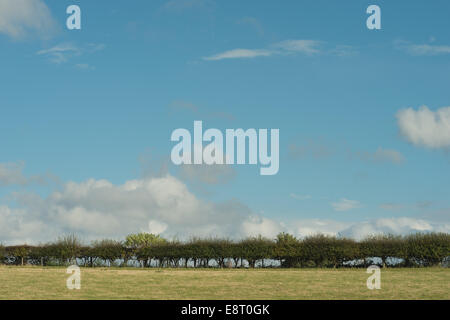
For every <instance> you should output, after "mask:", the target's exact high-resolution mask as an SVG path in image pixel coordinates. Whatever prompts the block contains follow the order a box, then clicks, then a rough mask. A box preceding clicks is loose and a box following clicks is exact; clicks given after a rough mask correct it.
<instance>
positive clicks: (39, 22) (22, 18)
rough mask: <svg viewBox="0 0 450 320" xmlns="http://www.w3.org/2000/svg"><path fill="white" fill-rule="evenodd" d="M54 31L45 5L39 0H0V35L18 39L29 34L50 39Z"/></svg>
mask: <svg viewBox="0 0 450 320" xmlns="http://www.w3.org/2000/svg"><path fill="white" fill-rule="evenodd" d="M55 29H56V22H55V20H54V19H53V17H52V15H51V12H50V10H49V8H48V7H47V5H46V4H45V3H44V2H43V1H41V0H1V1H0V33H4V34H6V35H7V36H9V37H11V38H14V39H19V38H23V37H25V36H27V35H29V34H33V35H37V36H40V37H42V38H48V37H50V36H51V35H52V34H53V33H54V32H55Z"/></svg>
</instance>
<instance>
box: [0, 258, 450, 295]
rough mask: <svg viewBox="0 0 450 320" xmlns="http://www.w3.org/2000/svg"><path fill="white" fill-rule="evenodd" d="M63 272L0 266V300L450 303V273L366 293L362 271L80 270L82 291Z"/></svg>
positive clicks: (423, 273) (404, 272) (432, 272)
mask: <svg viewBox="0 0 450 320" xmlns="http://www.w3.org/2000/svg"><path fill="white" fill-rule="evenodd" d="M65 271H66V269H65V268H59V267H48V268H41V267H8V266H0V299H199V300H203V299H450V269H448V268H417V269H382V270H381V289H380V290H368V289H367V287H366V280H367V278H368V277H369V276H370V274H367V273H366V272H365V269H336V270H332V269H331V270H330V269H256V270H241V269H238V270H233V269H224V270H214V269H200V270H199V269H196V270H194V269H188V270H185V269H134V268H126V269H121V268H112V269H109V268H95V269H91V268H82V269H81V290H68V289H67V288H66V279H67V278H68V277H69V275H68V274H66V272H65Z"/></svg>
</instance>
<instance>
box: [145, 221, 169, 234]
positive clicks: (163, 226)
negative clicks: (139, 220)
mask: <svg viewBox="0 0 450 320" xmlns="http://www.w3.org/2000/svg"><path fill="white" fill-rule="evenodd" d="M167 227H168V225H167V223H164V222H160V221H158V220H150V221H149V222H148V231H147V232H148V233H153V234H161V233H163V232H164V231H166V230H167Z"/></svg>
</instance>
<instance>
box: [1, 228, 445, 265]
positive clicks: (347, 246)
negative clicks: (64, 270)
mask: <svg viewBox="0 0 450 320" xmlns="http://www.w3.org/2000/svg"><path fill="white" fill-rule="evenodd" d="M449 256H450V235H449V234H446V233H427V234H412V235H408V236H392V235H388V236H374V237H369V238H366V239H364V240H362V241H355V240H352V239H346V238H337V237H330V236H325V235H316V236H311V237H306V238H305V239H302V240H300V239H297V238H295V237H294V236H292V235H290V234H286V233H281V234H279V235H278V236H277V238H276V239H274V240H271V239H266V238H263V237H254V238H247V239H243V240H241V241H232V240H228V239H192V240H190V241H187V242H180V241H167V240H165V239H163V238H161V237H159V236H154V235H145V234H139V235H130V236H129V237H127V239H126V240H125V241H122V242H120V241H115V240H107V239H105V240H100V241H94V242H92V243H91V244H90V245H84V244H83V243H82V242H81V241H79V240H78V239H77V237H75V236H67V237H63V238H60V239H58V240H57V241H55V242H52V243H48V244H42V245H38V246H29V245H20V246H6V247H5V246H0V263H2V264H10V265H25V264H33V265H44V266H48V265H69V264H74V263H77V264H81V265H84V266H86V267H95V266H98V265H102V266H115V265H122V266H126V265H130V262H133V265H134V266H140V267H150V266H158V267H188V266H192V267H212V266H214V267H220V268H223V267H231V266H233V267H243V266H249V267H251V268H254V267H257V266H260V267H264V266H268V262H273V261H278V264H276V266H280V267H283V268H292V267H321V268H339V267H344V266H350V267H365V266H368V265H370V264H373V263H379V264H380V265H381V266H383V267H400V266H405V267H414V266H415V267H419V266H438V265H442V264H443V261H444V260H445V259H446V258H448V257H449ZM376 259H378V260H376ZM377 261H378V262H377Z"/></svg>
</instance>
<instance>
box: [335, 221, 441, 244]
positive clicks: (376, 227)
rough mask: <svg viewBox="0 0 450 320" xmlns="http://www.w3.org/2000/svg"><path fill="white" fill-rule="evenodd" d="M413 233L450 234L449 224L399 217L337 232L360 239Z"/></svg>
mask: <svg viewBox="0 0 450 320" xmlns="http://www.w3.org/2000/svg"><path fill="white" fill-rule="evenodd" d="M415 232H447V233H448V232H450V224H445V223H444V224H434V223H431V222H429V221H426V220H422V219H415V218H408V217H401V218H382V219H376V220H372V221H366V222H359V223H355V224H353V225H351V226H350V227H348V228H346V229H344V230H342V231H340V232H339V234H340V235H343V236H346V237H351V238H354V239H362V238H365V237H367V236H371V235H378V234H395V235H401V234H403V235H404V234H410V233H415Z"/></svg>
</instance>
